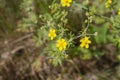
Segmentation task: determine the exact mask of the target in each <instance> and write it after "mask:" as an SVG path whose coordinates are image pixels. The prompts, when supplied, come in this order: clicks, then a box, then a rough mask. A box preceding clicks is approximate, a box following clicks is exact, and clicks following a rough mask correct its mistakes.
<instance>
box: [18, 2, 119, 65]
mask: <svg viewBox="0 0 120 80" xmlns="http://www.w3.org/2000/svg"><path fill="white" fill-rule="evenodd" d="M106 3H107V1H102V0H101V1H96V0H94V1H89V0H84V1H80V2H79V1H78V0H75V1H72V3H68V4H69V5H70V7H69V6H63V4H62V2H61V0H60V1H58V0H54V1H53V0H51V1H47V0H45V1H42V0H40V1H39V0H36V1H35V2H34V1H33V0H29V1H26V0H23V2H22V4H21V9H22V12H23V13H25V14H26V15H25V16H24V17H22V20H21V21H20V24H19V27H21V28H22V30H28V31H30V32H35V35H34V36H33V38H34V41H35V42H36V44H37V46H42V45H43V44H44V45H45V48H44V49H43V50H42V52H41V53H44V54H45V55H47V56H48V58H50V59H52V63H53V64H54V65H58V64H62V61H63V60H65V59H66V58H65V56H66V55H68V56H71V58H73V57H75V56H76V55H77V56H80V57H81V59H83V60H87V59H91V58H94V57H93V56H95V57H96V58H99V57H100V56H101V55H104V54H105V53H104V52H101V51H99V50H100V49H99V46H102V44H104V45H106V44H109V43H113V44H114V45H115V46H116V45H117V46H118V48H119V47H120V36H119V26H120V21H119V19H120V15H118V14H117V11H118V8H119V4H118V3H117V0H115V1H112V2H111V4H109V7H107V8H105V6H106V5H105V4H106ZM65 4H66V3H65ZM99 4H101V5H99ZM115 4H116V5H115ZM38 16H39V17H38ZM50 29H54V30H55V33H54V35H56V36H55V38H54V39H53V40H52V41H51V40H50V37H52V36H48V35H49V34H50V33H49V32H50ZM84 37H88V39H87V38H85V39H86V40H85V41H86V42H89V43H86V42H85V41H81V40H82V39H83V38H84ZM59 39H64V40H65V41H66V44H67V46H64V50H62V51H60V50H59V47H57V46H56V45H58V43H57V42H58V40H59ZM83 40H84V39H83ZM91 43H92V44H91ZM81 44H82V46H83V47H86V46H87V47H86V48H89V49H85V48H81V47H80V45H81ZM63 45H64V44H63ZM103 48H104V47H103Z"/></svg>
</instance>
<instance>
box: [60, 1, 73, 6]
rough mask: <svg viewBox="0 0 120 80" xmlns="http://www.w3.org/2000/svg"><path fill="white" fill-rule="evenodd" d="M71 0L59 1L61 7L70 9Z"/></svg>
mask: <svg viewBox="0 0 120 80" xmlns="http://www.w3.org/2000/svg"><path fill="white" fill-rule="evenodd" d="M71 3H72V0H61V5H62V7H65V6H66V7H70V5H71Z"/></svg>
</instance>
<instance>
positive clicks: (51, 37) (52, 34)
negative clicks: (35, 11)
mask: <svg viewBox="0 0 120 80" xmlns="http://www.w3.org/2000/svg"><path fill="white" fill-rule="evenodd" d="M55 32H56V31H55V29H50V31H49V33H48V36H49V37H50V40H53V39H54V38H55V37H56V33H55Z"/></svg>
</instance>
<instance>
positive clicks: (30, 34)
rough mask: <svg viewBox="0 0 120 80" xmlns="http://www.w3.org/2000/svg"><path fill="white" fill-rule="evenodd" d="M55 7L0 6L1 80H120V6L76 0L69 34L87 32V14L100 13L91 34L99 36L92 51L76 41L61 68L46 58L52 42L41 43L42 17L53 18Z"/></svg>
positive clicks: (25, 1) (18, 2)
mask: <svg viewBox="0 0 120 80" xmlns="http://www.w3.org/2000/svg"><path fill="white" fill-rule="evenodd" d="M52 1H53V0H0V80H120V64H119V62H120V33H119V29H120V21H119V19H120V16H118V15H117V10H118V8H119V7H120V5H119V3H120V1H119V0H115V2H114V3H113V5H112V6H113V7H112V8H111V9H106V8H105V0H74V2H73V4H72V5H71V7H70V8H66V10H68V15H67V18H68V24H67V25H66V26H67V29H68V30H69V31H70V32H72V33H73V34H75V35H77V34H78V32H79V31H80V30H82V29H83V28H84V26H83V25H84V24H83V22H84V21H85V19H86V17H87V16H86V12H87V11H86V8H87V9H89V11H91V12H94V13H95V14H94V15H92V18H93V22H92V23H91V24H90V27H89V29H88V33H93V34H94V33H95V32H97V34H98V35H97V36H91V38H90V39H91V41H92V44H91V45H90V48H89V49H84V48H79V42H78V41H79V39H77V40H75V41H74V47H71V48H70V49H69V51H68V52H67V53H69V54H68V55H69V57H68V59H67V60H65V61H63V62H62V65H58V66H53V65H52V64H51V60H48V58H47V54H43V50H44V48H45V47H46V44H47V41H46V40H44V38H43V37H42V38H40V39H38V37H37V38H36V36H37V34H40V33H36V32H37V30H38V29H39V28H40V27H41V26H43V23H44V22H43V21H42V20H41V19H40V18H39V16H40V14H45V13H50V10H49V7H48V6H49V5H50V4H51V3H52ZM56 1H58V2H59V0H56ZM114 6H115V7H114ZM104 16H105V17H104ZM109 19H110V21H109ZM39 41H40V42H39Z"/></svg>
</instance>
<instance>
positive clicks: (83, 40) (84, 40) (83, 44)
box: [80, 36, 91, 48]
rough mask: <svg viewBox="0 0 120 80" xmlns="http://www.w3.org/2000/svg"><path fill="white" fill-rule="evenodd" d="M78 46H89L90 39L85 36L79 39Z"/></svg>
mask: <svg viewBox="0 0 120 80" xmlns="http://www.w3.org/2000/svg"><path fill="white" fill-rule="evenodd" d="M80 42H81V44H80V47H85V48H89V44H90V43H91V41H90V40H89V37H87V36H85V37H84V38H83V39H80Z"/></svg>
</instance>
